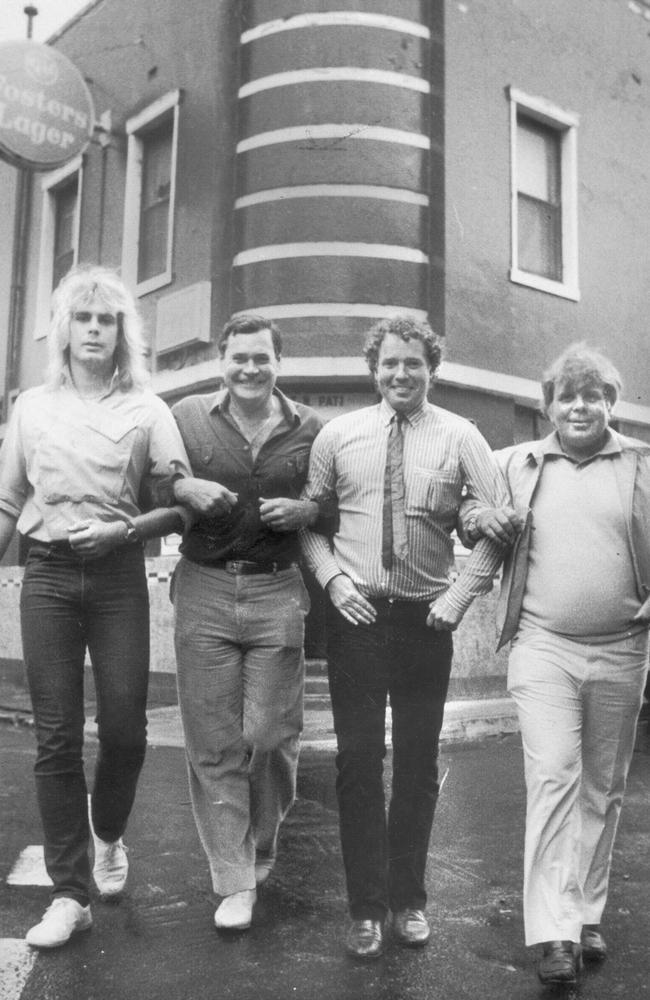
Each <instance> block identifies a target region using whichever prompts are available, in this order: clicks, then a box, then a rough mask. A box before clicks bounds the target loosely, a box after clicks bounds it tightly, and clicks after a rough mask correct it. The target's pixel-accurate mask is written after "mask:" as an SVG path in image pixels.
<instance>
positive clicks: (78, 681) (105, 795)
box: [0, 267, 188, 948]
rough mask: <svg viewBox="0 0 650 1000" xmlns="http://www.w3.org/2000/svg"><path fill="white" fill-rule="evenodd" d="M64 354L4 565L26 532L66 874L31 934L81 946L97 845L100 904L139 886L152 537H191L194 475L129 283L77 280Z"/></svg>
mask: <svg viewBox="0 0 650 1000" xmlns="http://www.w3.org/2000/svg"><path fill="white" fill-rule="evenodd" d="M49 350H50V365H49V370H48V374H47V381H46V383H45V384H44V385H41V386H38V387H35V388H32V389H27V390H26V391H25V392H22V393H21V394H20V396H19V397H18V400H17V402H16V406H15V409H14V413H13V415H12V419H11V422H10V426H9V429H8V431H7V436H6V439H5V441H4V444H3V446H2V450H1V451H0V557H1V556H2V555H4V553H5V551H6V549H7V546H8V545H9V542H10V540H11V538H12V535H13V533H14V530H15V529H17V530H18V532H19V533H20V534H21V535H22V536H23V537H24V538H25V539H26V543H27V546H28V555H27V562H26V566H25V574H24V579H23V586H22V593H21V625H22V638H23V655H24V661H25V668H26V673H27V680H28V684H29V689H30V694H31V698H32V705H33V711H34V723H35V732H36V741H37V756H36V764H35V768H34V771H35V777H36V793H37V799H38V805H39V810H40V815H41V820H42V823H43V836H44V849H45V864H46V867H47V871H48V874H49V876H50V878H51V880H52V893H51V895H52V902H51V905H50V906H49V907H48V909H47V910H46V913H45V915H44V917H43V919H42V920H41V922H40V923H38V924H37V925H36V926H34V927H32V928H31V929H30V930H29V931H28V933H27V941H28V943H29V944H30V945H33V946H34V947H37V948H53V947H57V946H59V945H62V944H65V943H66V942H67V941H68V940H69V938H70V937H71V936H72V934H74V933H76V932H78V931H82V930H87V929H89V928H90V927H91V925H92V916H91V912H90V883H91V871H90V858H89V846H90V842H91V840H92V841H93V843H94V869H93V874H94V879H95V884H96V887H97V889H98V890H99V893H100V895H102V896H105V897H115V896H118V895H119V894H120V893H121V892H122V890H123V888H124V885H125V882H126V877H127V871H128V861H127V855H126V848H125V847H124V844H123V842H122V836H123V834H124V831H125V829H126V824H127V820H128V817H129V813H130V810H131V807H132V804H133V799H134V796H135V790H136V783H137V779H138V775H139V773H140V769H141V767H142V763H143V760H144V754H145V747H146V714H145V709H146V699H147V680H148V674H149V602H148V593H147V581H146V574H145V566H144V552H143V544H142V543H143V541H144V540H145V539H146V538H151V537H154V536H156V535H161V534H166V533H167V532H170V531H173V530H176V529H178V528H179V527H180V525H181V523H182V515H181V511H180V509H179V508H174V507H171V506H169V504H171V503H172V502H173V501H172V490H173V481H174V479H175V478H177V477H178V476H184V475H186V474H187V472H188V465H187V457H186V454H185V449H184V447H183V444H182V442H181V439H180V436H179V434H178V431H177V429H176V425H175V423H174V420H173V418H172V416H171V413H170V411H169V410H168V408H167V406H166V405H165V404H164V403H163V402H162V400H160V399H159V398H158V397H157V396H155V395H154V394H153V393H152V392H151V391H150V390H148V389H146V388H145V381H146V368H145V364H144V350H145V348H144V341H143V339H142V328H141V323H140V319H139V317H138V314H137V310H136V307H135V303H134V301H133V297H132V296H131V294H130V292H129V291H128V289H127V288H126V286H125V285H124V283H123V282H122V280H121V279H120V278H119V276H118V275H117V274H115V273H114V272H113V271H109V270H107V269H105V268H100V267H87V268H79V269H75V270H74V271H71V272H70V273H69V274H68V275H67V276H66V277H65V278H64V279H63V281H62V282H61V284H60V285H59V287H58V288H57V290H56V292H55V295H54V298H53V315H52V322H51V328H50V335H49ZM145 497H148V498H149V499H148V500H147V501H145V500H144V498H145ZM154 497H155V498H157V503H158V506H156V505H155V504H154V501H153V498H154ZM86 651H87V652H88V654H89V656H90V660H91V663H92V668H93V674H94V680H95V688H96V693H97V719H98V728H99V751H98V757H97V766H96V771H95V780H94V785H93V788H92V793H91V796H90V819H89V811H88V796H87V789H86V780H85V776H84V765H83V757H82V753H83V726H84V693H83V682H84V660H85V655H86Z"/></svg>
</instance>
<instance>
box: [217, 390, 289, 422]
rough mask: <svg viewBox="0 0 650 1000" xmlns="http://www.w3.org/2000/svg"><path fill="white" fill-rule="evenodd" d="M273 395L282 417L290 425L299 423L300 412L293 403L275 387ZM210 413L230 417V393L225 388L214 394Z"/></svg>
mask: <svg viewBox="0 0 650 1000" xmlns="http://www.w3.org/2000/svg"><path fill="white" fill-rule="evenodd" d="M273 395H274V396H275V397H276V398H277V399H278V401H279V403H280V407H281V408H282V415H283V416H284V419H285V420H286V422H287V423H288V424H289V425H290V426H296V425H298V424H299V423H300V414H299V413H298V410H297V409H296V407H295V405H294V403H293V402H292V401H291V400H290V399H289V398H288V397H287V396H285V394H284V393H283V392H280V390H279V389H278V388H277V387H276V388H275V389H274V390H273ZM210 413H221V415H222V416H227V417H228V418H229V419H231V418H230V393H229V392H228V390H227V389H222V390H221V392H218V393H217V394H216V396H215V400H214V402H213V403H212V405H211V406H210Z"/></svg>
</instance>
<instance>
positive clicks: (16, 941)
mask: <svg viewBox="0 0 650 1000" xmlns="http://www.w3.org/2000/svg"><path fill="white" fill-rule="evenodd" d="M37 955H38V952H37V951H36V950H35V949H34V948H30V947H29V945H28V944H27V942H26V941H25V940H23V938H0V998H1V1000H19V998H20V997H21V996H22V992H23V989H24V988H25V984H26V982H27V980H28V978H29V974H30V972H31V971H32V967H33V965H34V962H35V961H36V957H37Z"/></svg>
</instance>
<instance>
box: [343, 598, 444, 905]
mask: <svg viewBox="0 0 650 1000" xmlns="http://www.w3.org/2000/svg"><path fill="white" fill-rule="evenodd" d="M371 600H372V603H373V604H374V605H375V607H376V609H377V612H378V614H377V619H376V621H375V622H374V623H373V624H372V625H352V624H351V623H349V622H348V621H346V619H345V618H343V616H342V615H341V614H339V612H338V611H336V610H335V608H334V607H332V606H331V605H330V607H329V609H328V650H327V655H328V669H329V683H330V693H331V696H332V710H333V713H334V728H335V730H336V737H337V742H338V754H337V758H336V767H337V772H338V774H337V781H336V792H337V798H338V804H339V822H340V829H341V847H342V851H343V864H344V867H345V877H346V883H347V890H348V900H349V906H350V913H351V916H352V918H353V919H355V920H366V919H374V920H382V919H383V918H384V917H385V916H386V913H387V911H388V909H391V910H393V912H395V911H397V910H402V909H405V908H407V907H416V908H418V909H423V908H424V906H425V903H426V899H427V896H426V891H425V888H424V877H425V869H426V862H427V852H428V848H429V837H430V835H431V827H432V824H433V816H434V812H435V807H436V803H437V800H438V740H439V736H440V730H441V728H442V720H443V713H444V706H445V699H446V697H447V689H448V686H449V674H450V670H451V659H452V640H451V635H450V633H449V632H436V631H434V630H433V629H431V628H427V626H426V616H427V613H428V610H429V605H428V602H426V603H425V602H419V601H418V602H415V601H414V602H395V603H391V602H389V601H388V600H383V599H382V600H376V599H371ZM387 696H389V697H390V705H391V713H392V743H393V782H392V794H391V801H390V806H389V811H388V822H386V808H385V797H384V782H383V760H384V757H385V756H386V744H385V724H386V699H387Z"/></svg>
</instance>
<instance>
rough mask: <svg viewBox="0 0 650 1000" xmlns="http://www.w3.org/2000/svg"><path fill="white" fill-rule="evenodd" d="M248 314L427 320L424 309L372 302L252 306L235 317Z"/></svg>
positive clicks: (285, 316)
mask: <svg viewBox="0 0 650 1000" xmlns="http://www.w3.org/2000/svg"><path fill="white" fill-rule="evenodd" d="M248 313H255V314H256V315H260V316H264V317H265V318H266V319H272V320H276V319H306V318H307V317H312V318H313V317H325V318H327V317H328V316H331V317H332V318H335V317H344V318H346V317H352V318H354V317H358V318H360V319H388V318H389V317H391V316H397V315H399V316H403V315H409V316H414V317H415V318H416V319H419V320H425V319H426V318H427V314H426V311H425V310H424V309H411V308H410V307H409V306H385V305H378V304H377V303H373V302H290V303H288V304H286V305H276V306H259V307H257V306H253V307H251V308H250V309H242V310H240V311H239V312H237V313H235V314H234V315H235V316H245V315H247V314H248Z"/></svg>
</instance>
